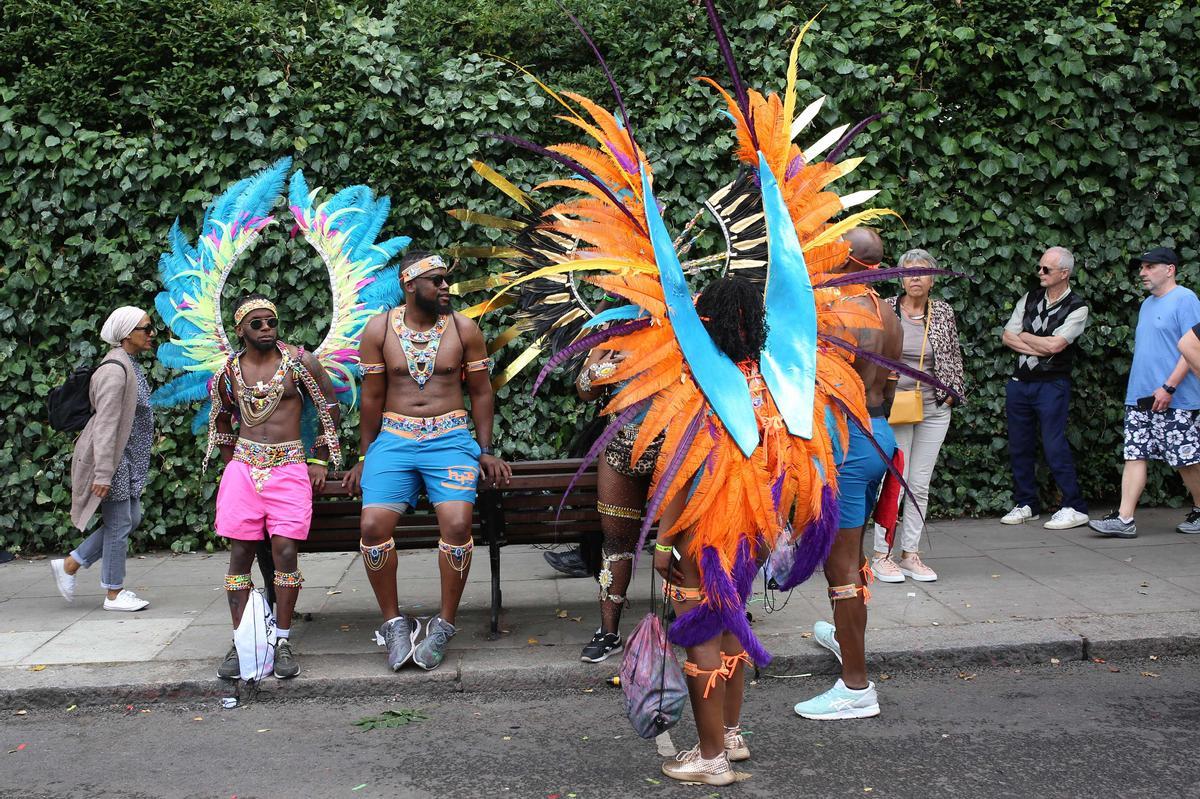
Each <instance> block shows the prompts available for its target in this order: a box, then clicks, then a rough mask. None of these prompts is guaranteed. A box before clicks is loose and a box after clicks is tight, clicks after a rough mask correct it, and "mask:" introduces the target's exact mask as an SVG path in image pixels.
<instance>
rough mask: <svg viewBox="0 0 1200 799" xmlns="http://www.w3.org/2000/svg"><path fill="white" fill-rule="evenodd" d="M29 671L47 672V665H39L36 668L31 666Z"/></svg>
mask: <svg viewBox="0 0 1200 799" xmlns="http://www.w3.org/2000/svg"><path fill="white" fill-rule="evenodd" d="M29 670H30V671H45V670H46V665H45V664H44V663H39V664H37V665H36V666H30V667H29Z"/></svg>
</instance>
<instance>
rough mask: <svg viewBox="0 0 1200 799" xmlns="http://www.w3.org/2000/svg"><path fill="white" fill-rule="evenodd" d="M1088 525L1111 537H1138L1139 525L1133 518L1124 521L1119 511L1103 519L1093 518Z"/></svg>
mask: <svg viewBox="0 0 1200 799" xmlns="http://www.w3.org/2000/svg"><path fill="white" fill-rule="evenodd" d="M1088 527H1090V528H1092V529H1093V530H1095V531H1096V532H1097V533H1099V534H1100V535H1106V536H1108V537H1109V538H1137V525H1136V524H1134V523H1133V521H1132V520H1130V521H1127V522H1126V521H1122V520H1121V514H1120V513H1119V512H1117V511H1113V512H1112V513H1110V514H1108V515H1107V516H1105V517H1104V518H1103V519H1093V520H1092V521H1090V522H1088Z"/></svg>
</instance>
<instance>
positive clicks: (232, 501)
mask: <svg viewBox="0 0 1200 799" xmlns="http://www.w3.org/2000/svg"><path fill="white" fill-rule="evenodd" d="M312 501H313V500H312V483H310V482H309V481H308V466H306V465H305V464H303V463H288V464H284V465H283V466H274V467H272V468H271V476H270V477H268V478H267V481H266V482H265V483H264V484H263V487H262V491H256V490H255V488H254V479H253V478H252V477H251V476H250V467H249V466H248V465H247V464H245V463H242V462H241V461H230V462H229V463H228V464H226V465H225V473H224V474H223V475H221V487H220V488H218V489H217V520H216V528H217V535H220V536H224V537H225V538H236V539H238V540H239V541H258V540H261V539H262V537H263V530H264V529H265V530H266V531H267V533H268V534H270V535H278V536H283V537H284V538H294V539H296V540H297V541H304V540H306V539H307V538H308V528H309V524H310V523H311V522H312Z"/></svg>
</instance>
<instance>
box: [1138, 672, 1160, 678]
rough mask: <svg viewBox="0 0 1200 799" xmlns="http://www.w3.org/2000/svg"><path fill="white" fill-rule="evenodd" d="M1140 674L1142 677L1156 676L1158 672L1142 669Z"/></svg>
mask: <svg viewBox="0 0 1200 799" xmlns="http://www.w3.org/2000/svg"><path fill="white" fill-rule="evenodd" d="M1142 676H1143V677H1157V676H1158V674H1157V673H1156V672H1153V671H1143V672H1142Z"/></svg>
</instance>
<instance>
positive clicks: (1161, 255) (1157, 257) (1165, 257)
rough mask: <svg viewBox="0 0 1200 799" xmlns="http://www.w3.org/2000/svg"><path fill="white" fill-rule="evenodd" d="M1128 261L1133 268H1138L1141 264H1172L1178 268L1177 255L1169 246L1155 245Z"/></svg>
mask: <svg viewBox="0 0 1200 799" xmlns="http://www.w3.org/2000/svg"><path fill="white" fill-rule="evenodd" d="M1129 263H1130V265H1132V266H1133V268H1134V269H1137V268H1139V267H1140V266H1141V265H1142V264H1174V265H1175V268H1176V269H1179V255H1178V253H1176V252H1175V251H1174V250H1172V249H1171V248H1170V247H1155V248H1154V249H1153V250H1150V251H1149V252H1144V253H1142V254H1141V255H1139V256H1137V257H1136V258H1134V259H1132V260H1131V261H1130V262H1129Z"/></svg>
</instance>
